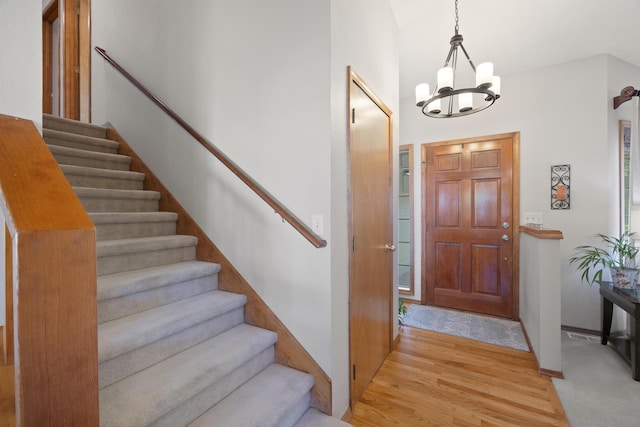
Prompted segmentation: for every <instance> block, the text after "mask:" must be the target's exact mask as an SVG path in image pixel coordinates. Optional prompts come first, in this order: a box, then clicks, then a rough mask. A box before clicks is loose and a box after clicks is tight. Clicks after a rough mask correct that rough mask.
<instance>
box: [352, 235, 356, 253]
mask: <svg viewBox="0 0 640 427" xmlns="http://www.w3.org/2000/svg"><path fill="white" fill-rule="evenodd" d="M351 251H352V252H355V251H356V236H353V238H352V239H351Z"/></svg>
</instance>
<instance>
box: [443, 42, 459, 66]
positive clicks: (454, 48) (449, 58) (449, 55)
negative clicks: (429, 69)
mask: <svg viewBox="0 0 640 427" xmlns="http://www.w3.org/2000/svg"><path fill="white" fill-rule="evenodd" d="M455 51H456V46H454V45H451V48H449V54H448V55H447V59H446V60H445V61H444V67H448V66H449V61H450V60H451V57H452V56H453V53H454V52H455Z"/></svg>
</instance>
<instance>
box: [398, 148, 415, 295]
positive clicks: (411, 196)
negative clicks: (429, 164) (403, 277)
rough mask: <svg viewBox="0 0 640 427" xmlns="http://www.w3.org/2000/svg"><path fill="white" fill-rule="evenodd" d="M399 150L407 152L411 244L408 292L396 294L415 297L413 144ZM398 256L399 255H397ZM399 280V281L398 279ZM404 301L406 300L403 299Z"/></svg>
mask: <svg viewBox="0 0 640 427" xmlns="http://www.w3.org/2000/svg"><path fill="white" fill-rule="evenodd" d="M398 148H399V151H402V150H407V151H408V152H409V236H410V239H411V242H410V243H409V262H410V263H411V266H410V273H409V290H408V291H405V290H401V289H400V288H399V287H398V293H399V294H402V295H410V296H414V295H415V284H414V281H415V270H416V268H415V267H416V266H415V262H414V261H415V260H414V259H413V255H414V254H415V251H414V247H415V243H416V242H415V238H414V235H413V231H414V228H413V227H414V216H415V215H414V214H413V206H414V204H413V203H414V198H415V196H414V194H413V190H414V185H413V171H414V169H415V168H414V167H413V144H405V145H401V146H400V147H398ZM399 216H400V213H398V217H399ZM398 240H400V238H399V236H398ZM398 246H400V242H398ZM398 256H399V255H398ZM398 280H399V279H398ZM405 300H406V299H405Z"/></svg>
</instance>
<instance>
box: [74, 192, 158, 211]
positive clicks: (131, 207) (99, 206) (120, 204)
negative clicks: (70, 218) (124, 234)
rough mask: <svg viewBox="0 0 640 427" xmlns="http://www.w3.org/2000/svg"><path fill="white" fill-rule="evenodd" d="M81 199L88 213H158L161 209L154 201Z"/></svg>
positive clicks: (81, 197)
mask: <svg viewBox="0 0 640 427" xmlns="http://www.w3.org/2000/svg"><path fill="white" fill-rule="evenodd" d="M79 199H80V202H82V205H83V206H84V208H85V209H86V210H87V212H157V211H158V209H159V201H158V200H154V199H131V198H122V199H118V198H115V197H107V198H97V197H86V196H80V197H79Z"/></svg>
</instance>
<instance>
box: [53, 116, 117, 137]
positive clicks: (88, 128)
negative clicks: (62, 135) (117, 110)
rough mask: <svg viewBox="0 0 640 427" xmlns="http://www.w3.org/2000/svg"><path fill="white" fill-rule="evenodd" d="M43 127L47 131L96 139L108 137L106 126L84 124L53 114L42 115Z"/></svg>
mask: <svg viewBox="0 0 640 427" xmlns="http://www.w3.org/2000/svg"><path fill="white" fill-rule="evenodd" d="M42 127H43V128H46V129H55V130H60V131H63V132H71V133H76V134H80V135H87V136H93V137H96V138H106V137H107V129H106V128H105V127H104V126H99V125H95V124H91V123H83V122H79V121H77V120H70V119H64V118H62V117H58V116H54V115H52V114H43V115H42Z"/></svg>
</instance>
